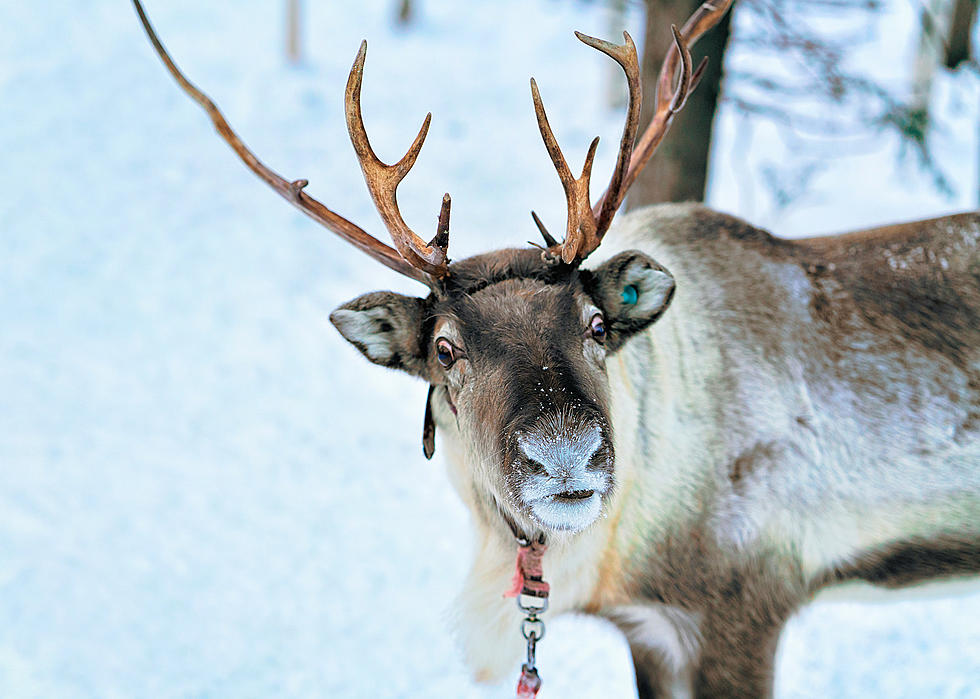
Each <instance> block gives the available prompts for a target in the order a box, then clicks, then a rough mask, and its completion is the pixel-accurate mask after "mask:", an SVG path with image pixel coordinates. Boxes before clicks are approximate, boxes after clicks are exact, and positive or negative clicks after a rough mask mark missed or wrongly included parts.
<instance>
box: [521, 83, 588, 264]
mask: <svg viewBox="0 0 980 699" xmlns="http://www.w3.org/2000/svg"><path fill="white" fill-rule="evenodd" d="M531 99H532V100H533V101H534V115H535V116H536V117H537V120H538V130H539V131H540V132H541V138H542V139H543V140H544V145H545V148H547V149H548V155H550V156H551V162H552V163H554V165H555V170H557V171H558V179H560V180H561V185H562V188H564V190H565V199H566V200H567V203H568V224H567V227H566V228H565V241H564V242H563V243H562V244H561V258H562V259H563V260H564V261H565V262H566V263H570V262H572V261H573V260H574V259H575V258H576V257H578V256H579V254H580V251H581V250H582V249H584V248H587V247H588V246H589V245H591V244H592V242H593V240H594V239H595V232H596V220H595V216H594V215H593V214H592V205H591V204H590V203H589V181H590V179H591V178H592V163H593V161H594V160H595V153H596V148H597V147H598V146H599V137H598V136H597V137H596V138H595V139H593V141H592V143H591V144H590V145H589V151H588V153H587V154H586V156H585V165H583V166H582V174H581V175H580V176H579V177H578V179H576V178H575V177H574V176H573V175H572V171H571V170H570V169H569V167H568V163H567V162H566V161H565V156H564V155H562V152H561V148H560V147H559V146H558V140H557V139H556V138H555V134H554V132H553V131H552V130H551V124H549V123H548V115H547V114H546V113H545V111H544V104H543V103H542V102H541V94H540V93H539V92H538V84H537V83H536V82H535V81H534V78H531ZM534 219H535V222H536V223H537V224H538V227H539V228H540V229H541V231H542V233H545V230H544V227H543V225H542V224H541V222H540V219H538V217H537V216H534ZM550 237H551V236H550V235H549V236H546V237H545V240H547V239H548V238H550Z"/></svg>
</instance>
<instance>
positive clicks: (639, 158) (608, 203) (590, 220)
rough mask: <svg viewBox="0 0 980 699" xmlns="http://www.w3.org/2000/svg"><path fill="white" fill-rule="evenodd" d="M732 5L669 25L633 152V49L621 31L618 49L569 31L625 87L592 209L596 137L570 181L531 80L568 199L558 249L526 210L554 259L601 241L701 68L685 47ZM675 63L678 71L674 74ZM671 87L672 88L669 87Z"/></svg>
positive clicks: (708, 7)
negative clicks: (615, 142)
mask: <svg viewBox="0 0 980 699" xmlns="http://www.w3.org/2000/svg"><path fill="white" fill-rule="evenodd" d="M732 2H733V0H720V1H719V2H718V3H716V4H713V3H711V2H705V3H704V4H703V5H701V7H699V8H698V9H697V10H695V12H694V14H693V15H691V17H690V18H689V19H688V20H687V22H685V24H684V27H683V28H682V29H681V30H680V31H678V29H677V27H675V26H673V25H671V31H672V32H673V34H674V43H673V45H672V46H671V47H670V50H669V51H668V52H667V56H666V57H665V58H664V62H663V65H662V66H661V68H660V77H659V79H658V81H657V109H656V111H655V113H654V115H653V118H652V119H651V120H650V125H649V126H648V127H647V129H646V131H645V132H644V133H643V136H642V137H641V138H640V140H639V143H638V144H637V145H636V147H635V148H634V146H633V141H634V139H635V138H636V131H637V125H638V123H639V118H640V104H641V101H642V95H641V93H642V90H641V86H640V69H639V59H638V58H637V55H636V46H635V45H634V44H633V40H632V39H631V38H630V35H629V34H628V33H627V32H623V37H624V38H625V39H626V42H625V43H624V44H622V45H621V46H617V45H615V44H611V43H609V42H607V41H602V40H600V39H595V38H593V37H590V36H586V35H585V34H581V33H579V32H575V36H577V37H578V39H579V40H580V41H581V42H582V43H584V44H587V45H588V46H591V47H592V48H594V49H597V50H599V51H602V52H603V53H604V54H606V55H607V56H609V57H610V58H612V59H614V60H615V61H616V62H617V63H619V65H620V66H621V67H622V68H623V72H624V73H626V81H627V86H628V88H629V106H628V107H627V110H626V124H625V125H624V126H623V135H622V138H621V139H620V142H619V156H618V157H617V158H616V168H615V170H613V174H612V178H611V179H610V181H609V186H608V187H607V188H606V191H605V193H604V194H603V195H602V197H601V198H600V199H599V202H598V203H597V204H596V205H595V207H592V206H591V205H590V203H589V177H590V175H591V171H592V160H593V158H594V157H595V148H596V145H597V143H598V140H599V139H598V138H597V139H595V140H594V141H593V142H592V144H591V145H590V146H589V152H588V155H587V156H586V160H585V167H584V168H583V171H582V176H581V177H580V178H579V179H577V180H576V179H574V178H573V177H572V176H571V172H570V171H569V169H568V165H567V163H566V162H565V158H564V156H563V155H562V153H561V149H560V148H559V147H558V143H557V141H556V140H555V135H554V133H553V132H552V130H551V126H550V125H549V124H548V118H547V116H546V115H545V112H544V106H543V105H542V103H541V96H540V95H539V94H538V88H537V85H536V84H535V82H534V80H533V79H532V80H531V97H532V99H533V101H534V112H535V115H536V116H537V119H538V128H539V130H540V131H541V137H542V139H544V143H545V147H546V148H547V149H548V154H549V155H550V156H551V160H552V162H553V163H554V164H555V169H556V170H558V177H559V179H561V182H562V186H563V187H564V189H565V197H566V199H567V200H568V227H567V228H566V231H565V240H564V242H562V243H561V246H560V250H559V249H558V246H557V245H556V244H555V242H554V238H553V237H552V236H551V235H550V234H549V233H548V231H547V230H546V229H545V227H544V225H543V224H542V223H541V220H540V219H539V218H538V217H537V215H536V214H535V213H534V212H533V211H532V212H531V215H532V216H533V217H534V222H535V223H536V224H537V226H538V228H539V229H540V231H541V234H542V235H543V236H544V239H545V243H546V244H547V245H548V246H549V248H550V249H551V252H552V253H553V254H560V255H561V258H562V260H564V261H565V262H566V263H572V262H574V261H575V260H579V261H581V260H584V259H585V258H586V257H588V255H589V254H590V253H592V252H593V251H594V250H595V249H596V248H597V247H599V244H600V243H601V242H602V237H603V236H604V235H605V234H606V231H608V230H609V226H610V225H611V224H612V219H613V216H615V214H616V210H617V209H619V206H620V204H622V203H623V199H624V198H625V196H626V192H627V190H628V189H629V188H630V186H631V185H632V184H633V182H634V181H635V180H636V178H637V176H638V175H639V174H640V171H641V170H642V169H643V167H644V166H645V165H646V164H647V162H648V161H649V160H650V157H651V156H652V155H653V152H654V151H655V150H656V148H657V146H658V145H659V144H660V141H661V140H663V137H664V135H666V133H667V130H668V129H669V128H670V123H671V120H672V119H673V116H674V115H675V114H676V113H677V112H679V111H680V110H681V108H683V106H684V102H685V101H686V100H687V96H688V95H689V94H690V93H691V91H692V90H693V89H694V88H695V87H697V84H698V82H699V81H700V79H701V75H702V73H703V72H704V68H705V66H706V65H707V58H705V59H704V60H702V61H701V64H700V65H699V66H698V68H697V70H694V71H692V70H691V52H690V47H691V46H692V45H693V44H694V42H696V41H697V40H698V39H699V38H700V37H701V35H702V34H704V33H705V32H706V31H708V30H709V29H711V27H713V26H715V25H716V24H717V23H718V22H719V21H720V20H721V18H722V16H724V14H725V12H726V11H727V10H728V8H729V7H731V4H732ZM678 64H680V65H679V68H680V70H679V71H678ZM675 82H676V84H677V86H676V87H673V85H674V83H675Z"/></svg>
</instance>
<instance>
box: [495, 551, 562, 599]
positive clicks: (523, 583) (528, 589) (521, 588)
mask: <svg viewBox="0 0 980 699" xmlns="http://www.w3.org/2000/svg"><path fill="white" fill-rule="evenodd" d="M547 550H548V547H547V546H545V545H544V544H543V543H541V542H539V541H532V542H531V543H530V544H528V545H527V546H519V547H518V548H517V570H516V571H514V580H513V582H512V583H511V586H510V589H509V590H507V592H505V593H504V597H517V596H518V595H529V596H531V597H547V596H548V592H549V590H550V589H551V588H550V586H549V585H548V583H546V582H545V581H544V580H542V579H541V578H542V576H543V575H544V573H543V572H542V569H541V559H542V558H544V552H545V551H547Z"/></svg>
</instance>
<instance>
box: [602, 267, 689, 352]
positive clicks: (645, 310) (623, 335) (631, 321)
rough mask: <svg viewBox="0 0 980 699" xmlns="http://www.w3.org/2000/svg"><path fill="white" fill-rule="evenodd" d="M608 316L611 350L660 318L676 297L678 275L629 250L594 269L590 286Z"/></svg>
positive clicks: (608, 342)
mask: <svg viewBox="0 0 980 699" xmlns="http://www.w3.org/2000/svg"><path fill="white" fill-rule="evenodd" d="M590 291H591V293H592V295H593V298H594V299H595V301H596V302H597V303H598V304H599V307H600V308H601V309H602V310H603V313H604V314H605V317H606V330H607V332H608V340H607V341H606V346H607V348H608V349H609V350H611V351H614V350H617V349H619V348H620V347H621V346H622V345H623V343H624V342H625V341H626V340H628V339H629V338H630V337H631V336H633V335H634V334H635V333H638V332H639V331H641V330H644V329H646V328H647V327H649V326H650V325H651V324H652V323H653V322H654V321H655V320H657V318H659V317H660V316H661V315H662V314H663V312H664V311H665V310H666V309H667V306H668V305H669V304H670V300H671V299H672V298H673V296H674V277H673V276H672V275H671V273H670V272H668V271H667V270H666V269H665V268H664V267H663V265H661V264H660V263H659V262H657V261H656V260H654V259H653V258H652V257H649V256H648V255H644V254H643V253H642V252H640V251H639V250H627V251H626V252H622V253H619V254H618V255H616V256H615V257H613V258H612V259H610V260H608V261H607V262H604V263H603V264H602V265H601V266H600V267H599V268H598V269H595V270H593V271H592V284H591V289H590Z"/></svg>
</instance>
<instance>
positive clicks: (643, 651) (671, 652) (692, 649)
mask: <svg viewBox="0 0 980 699" xmlns="http://www.w3.org/2000/svg"><path fill="white" fill-rule="evenodd" d="M605 615H606V616H607V617H608V618H609V619H610V620H611V621H612V622H613V623H614V624H616V626H618V627H619V629H620V630H621V631H622V632H623V634H624V635H625V636H626V640H627V642H628V643H629V646H630V653H631V655H632V656H633V669H634V671H635V673H636V687H637V691H638V694H639V697H640V699H652V698H653V697H689V696H691V692H692V689H693V680H694V676H695V675H694V671H695V669H696V667H697V662H698V658H699V656H700V652H701V651H700V646H701V642H700V638H701V631H700V628H699V616H698V615H694V614H691V613H690V612H687V611H684V610H682V609H680V608H678V607H671V606H670V605H666V604H660V603H655V602H651V603H645V604H631V605H625V606H621V607H615V608H613V609H612V610H609V611H607V612H606V613H605Z"/></svg>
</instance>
